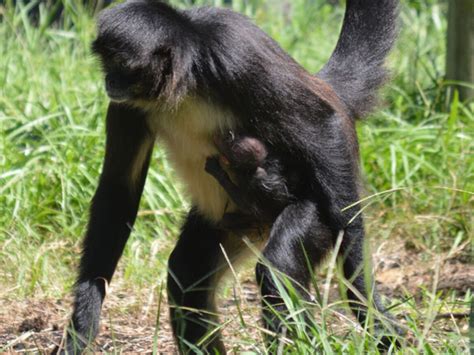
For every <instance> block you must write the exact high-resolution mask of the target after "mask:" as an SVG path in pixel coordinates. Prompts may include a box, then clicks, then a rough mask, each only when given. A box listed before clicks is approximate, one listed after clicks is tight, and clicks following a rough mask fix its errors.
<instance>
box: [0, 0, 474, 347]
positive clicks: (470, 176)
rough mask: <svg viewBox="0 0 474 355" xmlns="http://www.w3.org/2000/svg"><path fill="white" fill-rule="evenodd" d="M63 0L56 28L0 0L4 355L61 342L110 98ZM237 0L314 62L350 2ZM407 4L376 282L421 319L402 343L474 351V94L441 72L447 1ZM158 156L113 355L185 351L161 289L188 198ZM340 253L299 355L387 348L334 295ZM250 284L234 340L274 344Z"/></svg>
mask: <svg viewBox="0 0 474 355" xmlns="http://www.w3.org/2000/svg"><path fill="white" fill-rule="evenodd" d="M7 3H8V1H7ZM63 3H64V8H65V9H64V12H63V18H62V20H61V21H60V23H59V24H58V23H56V24H54V25H51V26H50V25H48V24H47V17H48V14H49V13H48V11H47V9H46V8H44V7H41V9H42V10H41V13H40V16H39V18H38V21H37V24H36V25H33V24H32V22H31V19H30V18H29V17H28V16H27V9H28V5H22V4H21V3H20V4H18V5H17V6H16V7H15V6H12V5H11V2H10V6H8V5H7V6H5V7H3V8H2V7H0V352H3V351H32V352H37V351H49V350H51V349H52V347H53V346H54V343H55V342H56V343H57V342H59V341H60V338H61V335H62V327H63V325H64V324H65V323H66V321H67V317H68V315H69V309H70V299H69V298H68V297H69V294H70V291H71V287H72V285H73V282H74V277H75V266H76V265H77V262H78V257H79V253H80V242H81V238H82V235H83V234H84V230H85V226H86V222H87V215H88V205H89V202H90V199H91V197H92V195H93V193H94V189H95V187H96V184H97V179H98V175H99V172H100V168H101V160H102V157H103V152H104V116H105V109H106V106H107V102H108V100H107V98H106V95H105V93H104V89H103V83H102V78H101V73H100V70H99V66H98V63H97V61H96V60H95V59H94V58H93V57H92V56H91V52H90V48H89V47H90V43H91V41H92V39H93V37H94V33H95V28H94V20H93V17H92V16H91V15H90V13H89V12H88V11H87V9H85V8H84V7H82V6H80V4H79V2H75V1H70V0H64V1H63ZM174 3H175V4H176V5H178V6H180V7H181V6H182V7H185V6H189V5H190V4H189V3H190V2H189V1H188V2H186V1H174ZM194 3H197V4H214V5H222V2H221V1H218V0H215V1H194ZM232 6H233V8H234V9H235V10H237V11H240V12H242V13H244V14H246V15H248V16H250V17H251V18H252V19H253V20H254V21H255V22H256V23H257V24H258V25H259V26H261V27H262V28H263V29H264V30H265V31H266V32H267V33H268V34H269V35H270V36H272V37H273V38H274V39H275V40H277V41H278V42H279V43H280V44H281V46H282V47H283V48H285V49H286V50H287V51H288V52H289V53H290V54H291V55H293V56H294V57H295V58H296V59H297V60H298V61H299V62H300V63H301V64H302V65H303V66H304V67H305V68H307V69H308V70H309V71H311V72H316V71H318V69H319V68H321V66H322V65H323V64H324V63H325V61H326V60H327V59H328V57H329V55H330V54H331V51H332V49H333V47H334V45H335V43H336V40H337V37H338V32H339V29H340V24H341V21H342V16H343V13H344V6H343V4H339V3H338V2H337V1H323V0H294V1H291V2H290V1H287V0H273V1H264V0H247V1H245V0H234V1H233V4H232ZM401 10H402V11H401V19H400V20H401V33H400V38H399V40H398V42H397V46H396V48H395V50H394V52H393V54H392V55H391V57H390V60H389V66H390V68H391V69H392V71H393V80H392V81H391V82H390V83H389V84H388V85H387V87H386V89H385V90H384V93H383V95H384V99H385V100H384V105H383V106H382V107H381V110H379V111H378V112H376V113H375V114H374V115H373V116H372V117H370V118H368V119H367V120H366V121H364V122H362V123H361V124H360V125H359V138H360V142H361V154H362V157H361V163H362V167H363V171H364V188H365V191H366V193H365V195H366V196H367V199H366V200H364V201H363V202H362V203H363V204H364V206H365V216H366V224H367V230H368V233H367V234H368V236H369V239H370V244H369V246H370V247H371V249H372V253H373V255H374V268H375V270H376V273H377V280H378V282H379V286H378V287H379V288H380V290H381V292H382V293H383V294H384V295H386V296H388V297H389V298H388V299H387V300H386V301H387V303H389V304H390V305H391V308H392V310H391V311H392V312H393V313H394V314H395V315H396V316H397V318H398V319H400V322H401V323H402V324H404V326H406V328H407V329H408V330H409V332H408V335H407V338H406V340H407V343H406V344H405V345H406V348H405V350H403V353H405V352H406V353H427V354H430V353H451V354H461V353H466V354H467V353H468V352H469V341H468V321H467V319H468V316H469V309H470V304H472V302H473V295H472V289H473V286H474V264H473V260H472V258H471V251H472V246H473V242H474V240H473V225H474V217H473V212H472V211H473V207H474V113H473V108H474V104H473V103H470V104H469V103H466V102H464V103H463V102H461V101H460V100H459V99H458V95H457V93H456V92H455V91H453V90H452V87H451V85H450V84H451V83H450V82H447V81H446V80H445V79H444V74H445V60H446V58H445V56H446V54H445V53H446V27H447V23H446V18H447V2H446V1H440V0H419V1H415V0H410V1H409V0H404V1H402V9H401ZM465 20H466V21H469V19H468V18H466V19H465ZM470 20H471V21H472V18H471V19H470ZM471 84H472V83H471ZM154 155H155V157H154V160H153V164H152V169H151V172H150V174H149V177H148V181H147V183H146V187H145V194H144V196H143V198H142V203H141V208H140V213H139V217H138V219H137V222H136V225H135V228H134V231H133V233H132V237H131V239H130V240H129V243H128V246H127V248H126V251H125V254H124V256H123V258H122V260H121V262H120V265H119V269H118V271H117V273H116V276H115V278H114V281H113V283H112V285H111V292H110V294H109V296H108V298H107V301H106V306H105V315H104V317H103V329H102V331H101V336H100V337H99V339H98V345H97V346H98V349H102V350H104V351H110V352H121V351H141V350H143V351H145V350H146V351H151V349H153V351H154V352H164V353H167V352H172V351H173V349H174V348H173V344H172V340H171V338H170V334H169V326H168V324H167V323H168V320H167V313H166V310H165V308H166V307H165V305H166V300H165V299H164V298H163V297H162V294H163V292H162V284H163V281H164V276H165V272H166V260H167V256H168V254H169V252H170V250H171V248H172V246H173V244H174V242H175V240H176V237H177V234H178V230H179V225H180V222H181V220H182V217H183V215H184V213H185V211H186V209H187V207H188V204H187V202H186V198H185V197H184V196H183V195H182V194H181V193H180V191H181V189H180V186H179V183H178V182H177V180H176V179H175V177H174V174H173V171H172V170H171V169H170V166H169V164H168V162H167V161H166V159H165V153H164V151H163V150H162V149H161V147H160V146H158V147H157V149H156V151H155V154H154ZM328 264H329V275H330V276H329V277H327V276H326V275H328V273H325V272H324V270H322V272H321V273H319V272H318V274H317V275H316V276H315V278H316V279H317V280H318V281H319V282H318V284H319V285H320V288H321V290H323V292H324V294H325V295H328V297H323V301H324V302H316V303H315V305H314V307H315V308H317V311H316V312H315V313H316V314H317V318H318V321H319V322H318V323H316V324H315V325H314V327H313V329H311V330H305V331H303V333H302V334H301V339H296V340H294V341H295V344H294V352H295V353H297V354H303V353H311V352H312V351H314V349H318V350H319V351H320V352H323V351H324V352H327V353H332V352H334V353H340V352H349V353H360V352H370V353H376V352H377V350H376V348H375V341H374V339H372V338H371V337H370V336H369V335H368V334H367V333H366V332H365V331H364V329H360V328H359V327H357V326H356V325H355V323H354V320H353V319H352V318H351V316H349V313H348V312H347V311H346V309H345V307H344V306H343V305H342V303H341V302H339V301H338V299H337V296H336V293H335V292H333V291H334V290H335V288H337V287H338V285H337V282H336V281H337V279H338V275H337V272H335V273H333V272H332V271H334V269H335V268H334V266H335V265H334V263H331V261H330V262H329V263H328ZM251 279H252V267H250V268H248V269H247V270H244V271H243V273H242V276H241V277H240V278H237V279H232V280H231V282H230V283H229V285H228V286H227V287H225V289H224V290H223V301H222V302H221V308H222V310H223V312H224V316H223V329H224V333H225V334H226V344H227V346H228V347H229V349H232V350H234V351H235V352H241V351H248V352H249V353H265V349H264V348H263V345H262V342H261V336H262V334H261V329H260V325H259V323H258V317H259V314H258V301H257V295H256V291H255V287H254V285H253V283H252V282H251V281H250V280H251ZM326 281H331V282H326ZM332 281H334V282H332ZM155 325H156V327H155ZM295 326H298V324H296V325H295ZM471 336H472V334H471ZM471 344H472V343H471ZM471 346H472V345H471ZM471 350H472V348H471Z"/></svg>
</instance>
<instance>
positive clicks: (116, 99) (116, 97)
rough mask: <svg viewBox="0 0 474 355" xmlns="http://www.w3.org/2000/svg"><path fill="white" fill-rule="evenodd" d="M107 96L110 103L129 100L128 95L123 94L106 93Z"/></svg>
mask: <svg viewBox="0 0 474 355" xmlns="http://www.w3.org/2000/svg"><path fill="white" fill-rule="evenodd" d="M107 96H108V97H109V99H110V100H111V101H113V102H118V103H120V102H125V101H128V100H130V96H129V95H125V94H121V93H111V92H109V91H107Z"/></svg>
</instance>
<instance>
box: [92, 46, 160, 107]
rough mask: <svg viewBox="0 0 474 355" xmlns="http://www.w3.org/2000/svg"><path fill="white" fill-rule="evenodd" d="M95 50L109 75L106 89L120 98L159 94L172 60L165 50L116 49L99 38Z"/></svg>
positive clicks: (111, 96)
mask: <svg viewBox="0 0 474 355" xmlns="http://www.w3.org/2000/svg"><path fill="white" fill-rule="evenodd" d="M92 48H93V51H94V53H95V54H96V55H97V56H98V57H99V59H100V61H101V63H102V68H103V71H104V76H105V89H106V91H107V95H108V96H109V97H110V99H111V100H113V101H116V102H125V101H134V100H145V101H150V100H154V99H156V98H157V97H159V95H160V93H161V91H162V90H163V85H164V82H165V79H166V78H165V73H166V68H167V66H168V65H169V60H168V58H166V56H165V54H163V53H159V54H157V53H151V54H147V53H140V51H139V50H137V49H136V48H128V49H125V48H123V46H122V47H121V48H120V49H116V48H113V47H111V46H110V45H109V46H107V45H105V44H104V42H103V40H102V39H101V38H100V37H98V39H97V40H96V41H95V42H94V43H93V46H92Z"/></svg>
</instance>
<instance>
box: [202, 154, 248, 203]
mask: <svg viewBox="0 0 474 355" xmlns="http://www.w3.org/2000/svg"><path fill="white" fill-rule="evenodd" d="M205 169H206V172H207V173H208V174H210V175H212V176H213V177H214V178H215V179H216V180H217V182H219V184H220V185H221V186H222V187H223V188H224V190H225V191H226V192H227V194H228V195H229V197H230V198H231V199H232V201H234V203H235V204H236V205H237V207H239V208H240V209H241V210H242V211H245V212H251V211H252V212H253V210H254V208H253V207H252V206H253V205H252V203H250V202H249V201H248V199H247V198H246V194H245V193H244V191H243V189H241V188H240V187H239V186H237V185H236V184H234V183H233V182H232V180H231V179H230V178H229V175H227V173H226V172H225V170H224V169H222V167H221V166H220V164H219V160H218V158H217V157H210V158H207V160H206V166H205Z"/></svg>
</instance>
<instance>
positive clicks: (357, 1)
mask: <svg viewBox="0 0 474 355" xmlns="http://www.w3.org/2000/svg"><path fill="white" fill-rule="evenodd" d="M397 17H398V0H347V7H346V13H345V16H344V22H343V24H342V30H341V34H340V37H339V41H338V42H337V45H336V49H335V50H334V52H333V54H332V56H331V58H330V59H329V61H328V63H327V64H326V65H325V66H324V68H323V69H322V70H321V71H320V72H319V73H318V76H319V77H320V78H321V79H323V80H325V81H327V82H328V83H329V84H331V85H332V87H333V88H334V90H335V91H336V93H337V94H338V95H339V97H340V99H341V100H342V101H343V102H344V103H345V105H346V106H347V108H348V110H349V112H350V114H351V116H352V117H354V118H362V117H364V116H365V115H367V114H368V113H369V112H370V111H371V110H372V109H373V107H374V106H375V105H376V103H377V89H379V88H380V87H381V86H382V84H383V83H384V82H385V80H386V79H387V76H388V71H387V70H386V69H385V68H384V60H385V58H386V56H387V55H388V53H389V51H390V49H391V48H392V46H393V43H394V42H395V38H396V36H397V32H398V31H397Z"/></svg>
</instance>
